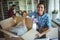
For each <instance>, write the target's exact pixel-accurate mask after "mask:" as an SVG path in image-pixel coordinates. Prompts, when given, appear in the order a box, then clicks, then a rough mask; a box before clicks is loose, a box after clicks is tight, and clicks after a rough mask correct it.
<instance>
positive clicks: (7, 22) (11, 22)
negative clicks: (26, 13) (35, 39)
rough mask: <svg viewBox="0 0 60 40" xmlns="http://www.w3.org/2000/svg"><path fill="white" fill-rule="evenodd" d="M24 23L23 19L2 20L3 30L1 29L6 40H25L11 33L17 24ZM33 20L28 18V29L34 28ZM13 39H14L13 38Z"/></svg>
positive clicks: (0, 22) (0, 23)
mask: <svg viewBox="0 0 60 40" xmlns="http://www.w3.org/2000/svg"><path fill="white" fill-rule="evenodd" d="M21 21H22V17H18V16H17V17H15V18H14V19H13V18H12V17H11V18H8V19H5V20H2V21H0V25H1V27H2V28H3V29H0V31H2V32H3V33H4V34H5V35H4V36H5V38H6V40H8V39H9V40H10V39H11V40H13V38H14V39H15V38H16V40H17V39H19V40H23V38H21V37H19V36H17V35H15V34H14V33H11V32H10V31H9V29H11V28H12V27H13V26H15V25H16V24H17V23H19V22H21ZM32 24H33V23H32V20H30V19H29V18H26V25H27V28H28V29H29V30H30V29H31V28H32ZM12 37H13V38H12Z"/></svg>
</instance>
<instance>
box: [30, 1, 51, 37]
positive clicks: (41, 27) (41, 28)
mask: <svg viewBox="0 0 60 40" xmlns="http://www.w3.org/2000/svg"><path fill="white" fill-rule="evenodd" d="M44 11H45V4H43V3H41V2H40V3H39V4H38V5H37V11H35V12H34V13H32V14H30V16H32V17H34V18H33V21H35V22H36V24H37V25H38V28H37V31H38V32H39V33H38V34H36V36H37V38H45V37H46V35H45V34H46V33H47V32H48V31H50V28H51V20H50V18H49V16H48V14H47V13H45V12H44ZM34 19H36V20H34Z"/></svg>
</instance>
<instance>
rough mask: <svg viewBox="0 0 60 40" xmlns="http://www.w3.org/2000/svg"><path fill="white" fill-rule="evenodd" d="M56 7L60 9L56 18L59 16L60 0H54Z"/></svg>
mask: <svg viewBox="0 0 60 40" xmlns="http://www.w3.org/2000/svg"><path fill="white" fill-rule="evenodd" d="M54 9H55V10H58V14H57V17H56V18H59V0H54Z"/></svg>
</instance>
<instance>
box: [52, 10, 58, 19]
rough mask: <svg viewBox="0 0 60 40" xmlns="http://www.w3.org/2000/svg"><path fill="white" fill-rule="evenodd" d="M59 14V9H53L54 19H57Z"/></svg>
mask: <svg viewBox="0 0 60 40" xmlns="http://www.w3.org/2000/svg"><path fill="white" fill-rule="evenodd" d="M57 14H58V10H53V11H52V19H56V17H57Z"/></svg>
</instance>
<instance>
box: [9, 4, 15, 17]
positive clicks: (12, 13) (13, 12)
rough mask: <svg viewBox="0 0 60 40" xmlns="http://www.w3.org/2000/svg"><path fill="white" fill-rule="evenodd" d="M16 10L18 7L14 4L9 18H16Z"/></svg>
mask: <svg viewBox="0 0 60 40" xmlns="http://www.w3.org/2000/svg"><path fill="white" fill-rule="evenodd" d="M15 9H16V5H15V4H14V5H12V7H11V8H10V9H9V10H8V16H9V17H14V16H15V13H16V11H15Z"/></svg>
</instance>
